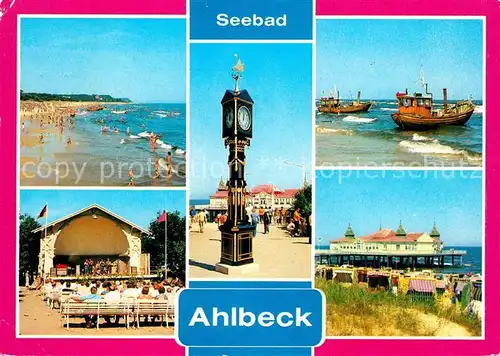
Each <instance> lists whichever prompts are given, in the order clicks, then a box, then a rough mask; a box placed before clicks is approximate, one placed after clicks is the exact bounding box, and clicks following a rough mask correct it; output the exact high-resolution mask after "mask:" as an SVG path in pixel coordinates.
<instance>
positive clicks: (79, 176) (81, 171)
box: [73, 162, 87, 184]
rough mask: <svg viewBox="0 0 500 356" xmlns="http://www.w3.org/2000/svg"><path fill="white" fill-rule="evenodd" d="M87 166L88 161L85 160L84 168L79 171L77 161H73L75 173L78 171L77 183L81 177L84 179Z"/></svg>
mask: <svg viewBox="0 0 500 356" xmlns="http://www.w3.org/2000/svg"><path fill="white" fill-rule="evenodd" d="M86 166H87V162H84V163H83V165H82V169H81V170H80V171H78V168H77V167H76V163H75V162H73V167H74V169H75V173H76V181H75V183H76V184H78V183H79V182H80V179H82V176H83V171H84V170H85V167H86Z"/></svg>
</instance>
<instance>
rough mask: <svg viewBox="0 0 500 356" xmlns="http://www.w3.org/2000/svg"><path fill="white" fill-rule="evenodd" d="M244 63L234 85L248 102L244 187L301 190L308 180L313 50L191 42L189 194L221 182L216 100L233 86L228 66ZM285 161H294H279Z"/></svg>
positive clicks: (209, 190)
mask: <svg viewBox="0 0 500 356" xmlns="http://www.w3.org/2000/svg"><path fill="white" fill-rule="evenodd" d="M235 54H238V56H239V58H240V59H241V61H242V62H243V64H244V66H245V71H244V73H243V78H242V79H241V80H240V89H241V90H242V89H247V90H248V92H249V94H250V96H251V97H252V99H253V100H254V102H255V104H254V122H253V139H252V140H251V145H250V147H249V148H247V149H246V155H247V165H246V171H245V173H246V181H247V184H248V186H249V188H252V187H254V186H256V185H259V184H274V185H275V186H276V187H278V188H282V189H284V188H300V187H301V186H302V183H303V180H304V173H303V171H304V169H303V168H301V167H300V165H302V166H304V167H306V171H307V174H308V175H307V179H308V180H309V181H310V179H311V177H310V167H311V138H312V67H311V66H312V47H311V45H310V44H234V43H232V44H192V45H191V48H190V56H191V63H190V69H191V86H190V88H191V90H190V101H191V109H190V110H191V122H190V135H191V137H190V140H191V155H190V165H191V176H190V177H191V178H190V191H191V198H193V199H208V196H209V195H211V194H213V193H214V192H215V190H216V189H217V184H218V183H219V180H220V178H221V176H224V180H226V179H227V175H228V169H227V157H228V150H227V149H225V148H224V142H223V140H222V113H221V110H222V109H221V104H220V102H221V99H222V97H223V96H224V93H225V91H226V89H231V90H232V89H234V80H233V79H232V78H231V68H232V66H233V65H234V64H235V63H236V59H235V57H234V55H235ZM284 161H288V162H291V163H294V164H298V165H299V166H295V165H290V164H286V163H284Z"/></svg>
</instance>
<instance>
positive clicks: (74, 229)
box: [33, 204, 150, 277]
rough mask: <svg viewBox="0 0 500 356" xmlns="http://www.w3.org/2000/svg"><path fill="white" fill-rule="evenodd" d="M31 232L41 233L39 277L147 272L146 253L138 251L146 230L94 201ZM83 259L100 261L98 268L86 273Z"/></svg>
mask: <svg viewBox="0 0 500 356" xmlns="http://www.w3.org/2000/svg"><path fill="white" fill-rule="evenodd" d="M33 232H34V233H38V232H39V233H40V234H41V240H40V255H39V264H38V272H39V274H41V275H42V276H51V277H56V276H58V277H59V276H60V277H64V276H79V275H82V274H84V273H85V271H87V274H93V275H95V274H103V273H102V271H103V269H104V271H105V274H113V275H137V274H140V275H147V274H149V272H150V271H149V254H142V253H141V238H142V237H143V236H144V235H149V234H150V233H149V231H147V230H145V229H143V228H141V227H140V226H138V225H135V224H134V223H132V222H130V221H128V220H126V219H124V218H122V217H121V216H119V215H117V214H114V213H113V212H111V211H109V210H107V209H105V208H103V207H102V206H99V205H97V204H92V205H90V206H88V207H86V208H84V209H81V210H79V211H76V212H74V213H72V214H69V215H66V216H64V217H62V218H60V219H58V220H55V221H53V222H50V223H48V224H47V225H44V226H41V227H39V228H38V229H35V230H33ZM85 261H87V262H88V261H92V263H93V264H95V265H97V264H99V263H101V269H100V270H97V271H96V269H95V267H94V269H93V271H92V270H90V272H89V269H88V267H87V269H86V267H85V266H84V265H85V264H86V262H85ZM100 261H102V262H100ZM104 261H105V262H104ZM104 264H106V266H105V267H104V268H103V267H102V265H104Z"/></svg>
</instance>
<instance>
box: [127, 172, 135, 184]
mask: <svg viewBox="0 0 500 356" xmlns="http://www.w3.org/2000/svg"><path fill="white" fill-rule="evenodd" d="M128 186H129V187H133V186H135V182H134V175H133V173H132V168H130V169H129V170H128Z"/></svg>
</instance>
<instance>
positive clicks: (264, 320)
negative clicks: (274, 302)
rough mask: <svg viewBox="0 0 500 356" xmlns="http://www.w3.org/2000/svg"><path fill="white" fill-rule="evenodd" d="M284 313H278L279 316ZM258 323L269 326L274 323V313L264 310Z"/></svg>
mask: <svg viewBox="0 0 500 356" xmlns="http://www.w3.org/2000/svg"><path fill="white" fill-rule="evenodd" d="M281 314H282V313H279V314H278V318H279V316H280V315H281ZM258 323H259V324H260V325H261V326H263V327H265V328H267V327H269V326H273V325H274V315H273V313H270V312H262V313H260V314H259V318H258Z"/></svg>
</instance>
